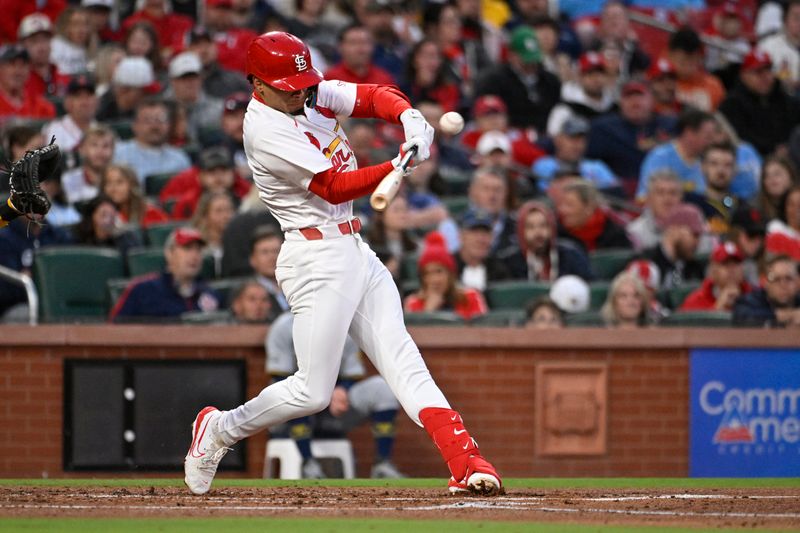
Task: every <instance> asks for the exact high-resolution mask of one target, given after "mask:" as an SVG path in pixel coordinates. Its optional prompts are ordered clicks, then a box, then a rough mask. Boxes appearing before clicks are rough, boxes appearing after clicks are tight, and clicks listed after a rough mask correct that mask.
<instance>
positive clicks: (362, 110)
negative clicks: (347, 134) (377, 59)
mask: <svg viewBox="0 0 800 533" xmlns="http://www.w3.org/2000/svg"><path fill="white" fill-rule="evenodd" d="M406 109H411V102H410V101H409V99H408V97H407V96H406V95H405V94H403V92H402V91H401V90H400V89H398V88H397V87H395V86H394V85H371V84H366V83H365V84H359V85H358V88H357V89H356V105H355V106H354V107H353V113H352V114H351V115H350V116H351V117H353V118H380V119H383V120H385V121H386V122H391V123H392V124H400V113H402V112H403V111H405V110H406Z"/></svg>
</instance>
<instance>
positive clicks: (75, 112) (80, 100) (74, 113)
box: [42, 74, 99, 153]
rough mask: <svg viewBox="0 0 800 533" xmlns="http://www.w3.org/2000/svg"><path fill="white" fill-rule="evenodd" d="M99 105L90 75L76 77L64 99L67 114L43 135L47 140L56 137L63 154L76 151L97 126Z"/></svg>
mask: <svg viewBox="0 0 800 533" xmlns="http://www.w3.org/2000/svg"><path fill="white" fill-rule="evenodd" d="M98 105H99V101H98V99H97V95H96V94H95V85H94V80H93V79H92V78H91V77H90V76H89V75H88V74H79V75H77V76H74V77H73V78H72V79H71V80H70V81H69V84H68V85H67V94H66V96H65V97H64V111H66V113H65V114H64V115H63V116H62V117H61V118H58V119H56V120H54V121H53V122H50V123H48V124H47V125H46V126H45V127H44V129H43V130H42V133H44V136H45V138H47V139H50V138H51V137H55V138H56V139H57V141H58V145H59V147H61V151H62V152H65V153H66V152H71V151H72V150H75V149H76V148H77V147H78V144H79V143H80V142H81V139H82V138H83V136H84V135H85V134H86V132H87V131H88V130H89V128H91V127H92V126H94V125H95V124H96V122H95V115H96V114H97V109H98Z"/></svg>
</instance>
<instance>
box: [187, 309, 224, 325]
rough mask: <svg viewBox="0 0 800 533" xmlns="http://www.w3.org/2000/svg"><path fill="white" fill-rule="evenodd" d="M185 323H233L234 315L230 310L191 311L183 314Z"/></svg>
mask: <svg viewBox="0 0 800 533" xmlns="http://www.w3.org/2000/svg"><path fill="white" fill-rule="evenodd" d="M181 322H182V323H184V324H220V325H223V324H231V323H233V315H231V312H230V311H227V310H224V309H223V310H220V311H190V312H188V313H183V314H182V315H181Z"/></svg>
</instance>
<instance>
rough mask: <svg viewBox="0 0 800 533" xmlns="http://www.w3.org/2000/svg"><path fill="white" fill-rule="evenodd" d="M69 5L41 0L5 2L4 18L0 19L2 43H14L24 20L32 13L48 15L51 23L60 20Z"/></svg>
mask: <svg viewBox="0 0 800 533" xmlns="http://www.w3.org/2000/svg"><path fill="white" fill-rule="evenodd" d="M67 5H68V1H67V0H39V1H37V2H19V1H12V2H5V3H3V16H2V17H0V43H13V42H14V41H15V40H16V39H17V32H18V31H19V25H20V24H21V23H22V19H24V18H25V17H27V16H28V15H30V14H31V13H41V14H43V15H46V16H47V18H49V19H50V20H51V21H54V20H56V18H58V15H59V13H61V12H62V11H64V9H66V7H67Z"/></svg>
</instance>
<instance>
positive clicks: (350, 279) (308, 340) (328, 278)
mask: <svg viewBox="0 0 800 533" xmlns="http://www.w3.org/2000/svg"><path fill="white" fill-rule="evenodd" d="M276 277H277V279H278V283H279V284H280V287H281V290H282V291H283V293H284V295H285V296H286V299H287V301H288V302H289V306H290V308H291V310H292V313H294V315H295V318H294V328H293V336H294V347H295V352H296V354H297V367H298V370H297V372H296V373H295V374H294V375H292V376H290V377H288V378H287V379H285V380H282V381H279V382H277V383H274V384H272V385H270V386H269V387H267V388H265V389H264V390H262V391H261V393H260V394H259V395H258V396H256V397H255V398H253V399H252V400H250V401H248V402H247V403H245V404H244V405H241V406H239V407H237V408H236V409H233V410H232V411H226V412H224V413H223V414H222V416H220V418H219V426H218V431H219V436H220V438H221V439H222V440H223V441H224V444H226V445H228V446H230V445H231V444H233V443H235V442H237V441H239V440H242V439H244V438H246V437H249V436H250V435H254V434H256V433H258V432H260V431H262V430H264V429H266V428H268V427H270V426H273V425H275V424H281V423H283V422H286V421H287V420H291V419H294V418H298V417H301V416H306V415H310V414H314V413H317V412H319V411H321V410H323V409H324V408H325V407H327V405H328V403H329V402H330V399H331V394H332V393H333V388H334V386H335V385H336V378H337V375H338V373H339V365H340V363H341V354H342V349H343V348H344V342H345V337H346V335H347V334H348V332H349V334H350V336H351V337H352V338H353V340H354V341H355V342H356V343H358V345H359V346H360V347H361V349H362V350H363V351H364V353H365V354H366V355H367V357H369V359H370V361H372V364H373V365H375V368H377V369H378V372H380V373H381V375H382V376H383V377H384V379H385V380H386V382H387V383H388V385H389V387H390V388H391V389H392V392H393V393H394V395H395V396H396V397H397V399H398V400H399V401H400V404H401V405H402V406H403V409H404V410H405V412H406V413H407V414H408V416H409V417H410V418H411V419H412V420H413V421H414V422H415V423H417V424H418V425H420V426H421V425H422V424H421V423H420V421H419V412H420V411H421V410H422V409H424V408H426V407H442V408H446V409H449V408H450V405H449V404H448V403H447V400H446V399H445V397H444V395H443V394H442V392H441V391H440V390H439V387H438V386H437V385H436V383H435V382H434V381H433V378H432V377H431V375H430V372H429V371H428V368H427V367H426V366H425V362H424V361H423V360H422V356H421V355H420V353H419V349H418V348H417V346H416V344H415V343H414V341H413V340H412V339H411V336H410V335H409V334H408V331H406V327H405V323H404V322H403V307H402V304H401V302H400V295H399V294H398V292H397V287H396V286H395V284H394V281H393V280H392V276H391V274H390V273H389V271H388V270H386V267H384V266H383V264H382V263H381V262H380V260H379V259H378V257H377V256H376V255H375V253H374V252H373V251H372V250H371V249H370V248H369V246H368V245H367V244H366V243H365V242H363V241H362V240H361V237H360V236H359V235H357V234H356V235H343V236H341V237H336V238H328V239H321V240H313V241H308V240H305V239H304V238H303V237H301V236H299V235H295V234H294V233H291V232H290V233H287V239H286V242H284V244H283V247H282V248H281V252H280V255H279V256H278V267H277V270H276Z"/></svg>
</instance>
